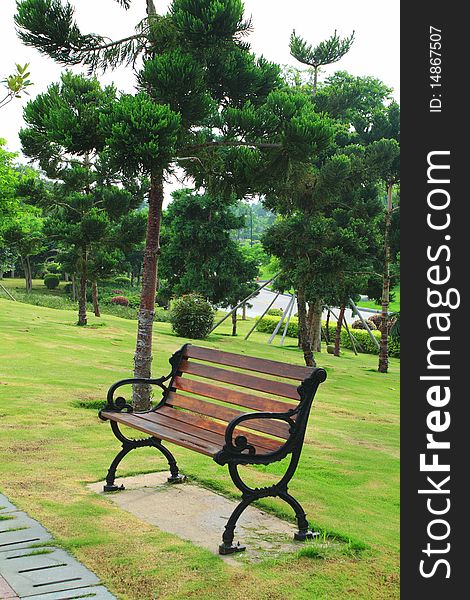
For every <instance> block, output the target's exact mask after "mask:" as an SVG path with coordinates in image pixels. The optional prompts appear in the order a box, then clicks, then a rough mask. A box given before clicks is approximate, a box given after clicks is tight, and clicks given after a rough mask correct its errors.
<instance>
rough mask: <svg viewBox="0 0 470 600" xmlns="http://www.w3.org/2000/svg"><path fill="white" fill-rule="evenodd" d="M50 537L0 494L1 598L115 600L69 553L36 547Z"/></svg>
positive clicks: (17, 599) (93, 575) (35, 522)
mask: <svg viewBox="0 0 470 600" xmlns="http://www.w3.org/2000/svg"><path fill="white" fill-rule="evenodd" d="M51 539H52V536H51V534H50V533H49V532H48V531H47V530H46V529H45V528H44V527H42V525H40V524H39V523H38V522H37V521H35V520H34V519H31V517H29V516H28V515H27V514H26V513H24V512H22V511H19V510H18V509H17V508H16V507H15V506H14V505H13V504H12V503H11V502H10V501H9V500H8V499H7V498H6V497H5V496H4V495H2V494H0V600H19V599H20V598H21V599H23V598H24V599H27V598H30V599H31V600H74V599H78V598H94V599H95V600H116V598H115V597H114V596H113V595H112V594H111V593H110V592H109V591H108V590H107V589H106V588H105V587H104V586H103V585H98V584H99V583H100V580H99V579H98V577H97V576H96V575H95V574H94V573H92V572H91V571H90V570H89V569H87V568H86V567H85V566H83V565H82V564H80V563H79V562H78V561H77V560H75V559H74V558H73V557H72V556H70V555H69V554H67V553H66V552H64V551H63V550H59V549H57V548H53V547H50V546H48V547H46V548H41V547H38V544H41V543H42V542H49V541H50V540H51ZM32 546H34V547H32Z"/></svg>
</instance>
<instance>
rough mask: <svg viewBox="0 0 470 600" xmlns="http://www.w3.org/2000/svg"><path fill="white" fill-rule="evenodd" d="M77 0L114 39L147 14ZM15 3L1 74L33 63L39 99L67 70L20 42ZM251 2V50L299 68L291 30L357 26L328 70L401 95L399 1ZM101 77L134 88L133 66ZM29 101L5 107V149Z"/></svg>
mask: <svg viewBox="0 0 470 600" xmlns="http://www.w3.org/2000/svg"><path fill="white" fill-rule="evenodd" d="M71 3H72V4H73V5H74V6H75V7H76V20H77V22H78V24H79V27H80V29H81V31H82V32H84V33H91V32H93V33H99V34H102V35H106V36H108V37H111V38H113V39H118V38H119V37H125V36H126V35H129V34H131V33H133V27H134V25H135V24H136V23H137V22H138V21H139V20H140V19H142V18H144V17H145V1H144V0H133V3H132V4H133V6H132V8H131V9H130V10H129V11H127V12H126V11H125V10H123V9H120V7H119V5H118V4H117V3H116V2H115V1H114V0H71ZM169 4H170V2H169V1H167V0H155V5H156V7H157V10H159V11H161V12H164V11H165V9H166V8H167V7H168V5H169ZM15 6H16V1H15V0H0V78H3V77H4V76H6V75H7V74H9V73H11V72H13V70H14V65H15V62H16V63H21V64H23V63H25V62H29V63H30V69H31V79H32V81H33V82H34V86H33V87H31V88H30V94H31V97H34V96H35V95H36V94H38V93H40V92H43V91H45V90H46V88H47V86H48V85H49V84H50V83H52V82H54V81H57V80H58V78H59V76H60V73H61V70H62V68H61V67H60V66H59V65H57V64H56V63H54V61H52V60H51V59H49V58H47V57H45V56H42V55H41V54H39V52H38V51H37V50H35V49H34V48H28V47H25V46H23V45H22V44H21V42H20V40H19V39H18V37H17V36H16V33H15V28H14V23H13V15H14V13H15ZM245 7H246V14H247V15H252V17H253V26H254V30H253V33H252V34H251V36H250V42H251V44H252V49H253V50H254V52H256V53H257V54H263V55H264V56H266V58H268V59H269V60H272V61H275V62H278V63H281V64H291V65H297V66H300V65H299V64H298V63H297V62H296V61H295V59H293V58H292V57H291V56H290V54H289V47H288V44H289V37H290V34H291V32H292V30H293V29H295V30H296V32H297V33H298V34H299V35H301V36H302V37H304V38H306V39H307V40H308V41H309V42H313V43H317V42H319V41H321V40H323V39H326V38H328V37H329V36H330V35H331V34H332V33H333V32H334V30H335V29H336V30H337V31H338V33H339V35H341V36H345V35H349V34H350V33H351V32H352V30H355V32H356V40H355V42H354V44H353V46H352V48H351V50H350V51H349V53H348V54H347V55H346V56H345V57H344V58H343V59H342V60H341V61H340V62H339V63H336V64H334V65H331V66H329V67H327V68H326V69H325V72H324V75H327V74H331V73H333V72H334V71H336V70H338V69H342V70H347V71H349V72H350V73H353V74H355V75H372V76H374V77H378V78H379V79H381V80H382V81H384V82H385V83H386V84H387V85H389V86H390V87H392V88H393V89H394V96H395V97H396V98H397V99H398V98H399V84H400V80H399V62H400V57H399V50H400V45H399V40H400V34H399V32H400V29H399V17H400V15H399V10H400V2H399V0H389V1H388V2H382V1H380V0H358V1H356V2H353V1H351V0H331V1H330V2H324V1H322V2H320V1H318V0H245ZM74 70H75V71H77V72H79V71H80V70H81V69H80V68H75V69H74ZM324 75H323V76H324ZM101 80H102V81H103V82H106V83H108V82H111V81H114V82H115V84H116V86H117V88H118V89H119V90H122V91H126V92H131V91H132V90H133V83H134V76H133V73H132V70H131V69H130V68H127V69H124V68H121V69H118V70H116V71H110V72H108V73H106V74H105V75H104V76H103V77H102V78H101ZM0 95H2V94H1V93H0ZM26 102H27V97H25V98H23V99H21V100H15V101H13V102H11V103H10V104H9V105H7V106H6V107H4V108H2V109H1V110H0V137H1V138H6V140H7V147H8V149H9V150H12V151H20V148H21V147H20V142H19V139H18V131H19V129H20V128H21V127H22V108H23V106H24V104H25V103H26Z"/></svg>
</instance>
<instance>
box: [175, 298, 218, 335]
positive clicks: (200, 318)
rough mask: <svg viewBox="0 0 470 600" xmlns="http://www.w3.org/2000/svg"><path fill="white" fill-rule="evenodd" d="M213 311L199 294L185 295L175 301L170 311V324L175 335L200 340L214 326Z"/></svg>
mask: <svg viewBox="0 0 470 600" xmlns="http://www.w3.org/2000/svg"><path fill="white" fill-rule="evenodd" d="M214 317H215V311H214V309H213V308H212V306H211V305H210V304H209V302H207V300H206V299H205V298H204V297H203V296H201V295H199V294H186V295H185V296H182V297H181V298H178V299H176V300H175V301H174V302H173V303H172V306H171V310H170V323H171V325H172V328H173V331H174V332H175V333H176V335H178V336H180V337H184V338H192V339H196V340H202V339H204V338H205V337H207V335H208V334H209V332H210V330H211V329H212V326H213V325H214Z"/></svg>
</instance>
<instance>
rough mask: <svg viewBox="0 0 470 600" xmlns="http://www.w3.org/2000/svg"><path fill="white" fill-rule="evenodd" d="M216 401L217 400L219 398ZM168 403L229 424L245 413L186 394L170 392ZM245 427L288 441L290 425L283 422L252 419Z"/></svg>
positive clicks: (246, 422)
mask: <svg viewBox="0 0 470 600" xmlns="http://www.w3.org/2000/svg"><path fill="white" fill-rule="evenodd" d="M185 381H190V380H185ZM211 387H216V386H211ZM216 389H218V388H216ZM204 395H205V396H207V397H209V398H214V396H208V395H207V393H206V394H204ZM215 399H216V400H217V399H218V398H215ZM166 402H167V404H168V405H170V406H176V407H179V408H186V409H187V410H190V411H192V412H195V413H198V414H200V415H207V416H208V417H213V418H215V419H220V420H221V421H225V422H226V423H229V422H230V421H231V420H232V419H234V418H235V417H239V416H240V415H242V414H244V412H245V411H242V410H236V409H235V408H230V407H228V406H221V405H220V404H214V403H213V402H207V401H206V400H200V399H199V398H193V397H191V396H185V395H184V394H177V393H176V392H170V393H169V394H168V398H167V401H166ZM256 409H258V406H256ZM159 410H160V409H159ZM243 426H244V427H246V428H247V429H253V430H255V431H262V432H263V433H270V434H271V435H275V436H277V437H280V438H282V439H284V440H286V439H287V438H288V437H289V425H288V424H287V423H284V422H282V421H274V420H269V419H268V420H267V419H263V420H262V419H258V420H251V419H250V420H249V421H245V423H244V425H243Z"/></svg>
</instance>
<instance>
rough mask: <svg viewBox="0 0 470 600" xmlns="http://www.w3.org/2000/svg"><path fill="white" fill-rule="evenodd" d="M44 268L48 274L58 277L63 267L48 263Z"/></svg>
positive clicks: (55, 263)
mask: <svg viewBox="0 0 470 600" xmlns="http://www.w3.org/2000/svg"><path fill="white" fill-rule="evenodd" d="M44 268H45V270H46V272H47V273H53V274H54V275H57V274H58V273H60V269H61V265H60V264H59V263H57V262H48V263H45V265H44Z"/></svg>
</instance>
